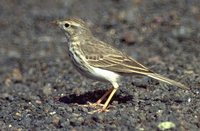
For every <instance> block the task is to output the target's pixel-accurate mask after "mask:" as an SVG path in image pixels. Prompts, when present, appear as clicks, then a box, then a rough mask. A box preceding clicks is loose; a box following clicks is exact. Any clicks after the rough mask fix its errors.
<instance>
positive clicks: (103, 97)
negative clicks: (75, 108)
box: [82, 88, 113, 108]
mask: <svg viewBox="0 0 200 131" xmlns="http://www.w3.org/2000/svg"><path fill="white" fill-rule="evenodd" d="M112 90H113V88H110V89H109V90H108V91H106V93H105V94H104V95H103V96H102V97H101V98H100V99H99V100H97V102H95V103H91V102H87V103H88V104H87V105H82V106H84V107H94V108H97V106H102V107H103V106H104V104H101V102H102V101H103V100H104V99H105V98H106V97H107V96H108V95H109V94H110V93H111V92H112Z"/></svg>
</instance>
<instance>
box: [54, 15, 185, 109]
mask: <svg viewBox="0 0 200 131" xmlns="http://www.w3.org/2000/svg"><path fill="white" fill-rule="evenodd" d="M53 23H55V24H56V25H57V26H58V27H60V28H61V30H62V32H64V34H65V36H66V38H67V44H66V45H67V46H66V48H67V52H68V54H69V57H70V59H71V62H72V63H73V65H74V67H75V68H76V69H77V70H78V71H79V72H80V73H81V74H82V75H83V76H86V77H88V78H91V79H94V80H97V81H102V82H110V83H111V84H112V87H111V88H110V89H109V90H108V91H106V93H105V94H104V95H103V96H102V97H101V98H100V99H99V100H98V101H97V102H96V103H94V104H95V105H101V106H102V108H101V109H98V112H104V111H106V110H108V109H107V108H108V105H109V103H110V101H111V99H112V97H113V96H114V94H115V93H116V91H117V90H118V89H119V83H120V82H121V78H122V77H123V76H124V75H135V74H138V75H144V76H148V77H151V78H153V79H156V80H159V81H162V82H164V83H167V84H170V85H174V86H177V87H179V88H182V89H184V90H188V87H187V86H185V85H184V84H182V83H180V82H177V81H175V80H171V79H169V78H166V77H164V76H162V75H159V74H157V73H155V72H154V71H152V70H150V69H149V68H147V67H145V66H144V65H142V64H140V63H139V62H137V61H136V60H134V59H133V58H132V57H130V56H129V55H128V54H126V53H125V52H122V51H120V50H119V49H117V48H116V47H114V46H112V45H110V44H107V43H106V42H103V41H101V40H99V39H98V38H97V37H95V36H94V35H93V34H92V32H91V30H90V29H89V27H88V25H87V24H86V22H84V21H83V20H82V19H79V18H68V19H65V20H56V21H54V22H53ZM106 97H107V99H106ZM104 100H105V103H104V104H102V102H103V101H104Z"/></svg>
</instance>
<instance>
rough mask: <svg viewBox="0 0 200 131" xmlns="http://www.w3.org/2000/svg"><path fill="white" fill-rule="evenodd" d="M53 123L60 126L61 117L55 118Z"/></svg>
mask: <svg viewBox="0 0 200 131" xmlns="http://www.w3.org/2000/svg"><path fill="white" fill-rule="evenodd" d="M52 123H53V124H54V125H56V126H58V125H59V123H60V117H58V116H57V115H55V116H53V119H52Z"/></svg>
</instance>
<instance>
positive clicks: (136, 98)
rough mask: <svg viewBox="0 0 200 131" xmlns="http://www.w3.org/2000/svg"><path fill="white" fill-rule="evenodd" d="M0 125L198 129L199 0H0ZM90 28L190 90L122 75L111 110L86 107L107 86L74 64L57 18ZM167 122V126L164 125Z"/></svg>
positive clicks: (14, 127)
mask: <svg viewBox="0 0 200 131" xmlns="http://www.w3.org/2000/svg"><path fill="white" fill-rule="evenodd" d="M0 12H1V13H0V29H1V30H0V32H1V33H0V37H1V42H0V65H1V66H0V128H1V129H0V130H13V131H16V130H18V131H20V130H26V129H29V130H74V131H75V130H94V129H95V130H141V131H142V130H145V131H148V130H161V128H160V129H159V128H158V127H159V125H160V124H161V123H162V122H166V121H169V122H172V128H171V129H170V130H183V131H184V130H191V131H197V130H200V94H199V91H200V48H199V46H200V1H199V0H151V1H150V0H110V1H108V0H81V1H78V0H57V1H55V0H48V1H47V0H46V1H45V0H34V1H28V0H21V1H19V0H1V1H0ZM73 16H76V17H80V18H82V19H84V20H85V21H87V23H88V25H89V27H90V28H91V29H92V32H93V33H94V34H95V36H97V37H99V38H100V39H104V41H107V42H109V43H111V44H113V45H114V46H116V47H117V48H120V49H122V50H123V51H125V52H127V53H128V54H129V55H131V56H132V57H134V58H135V59H137V60H138V61H140V62H141V63H143V64H144V65H146V66H147V67H149V68H150V69H152V70H154V71H155V72H157V73H160V74H163V75H165V76H167V77H169V78H172V79H176V80H178V81H181V82H182V83H184V84H186V85H188V87H190V88H191V90H190V91H183V90H181V89H178V88H176V87H174V86H170V85H166V84H163V83H159V82H158V81H156V80H153V79H151V78H148V77H141V76H140V77H139V76H129V77H125V78H124V80H123V83H122V86H121V87H120V89H119V91H118V92H117V94H116V95H115V97H114V98H113V101H112V103H111V104H110V107H109V109H110V112H106V113H94V114H88V112H89V111H92V110H93V109H91V108H88V107H83V106H81V105H84V104H87V102H88V101H90V102H95V101H96V100H97V99H98V98H99V97H100V96H101V95H102V94H103V93H104V92H105V91H106V90H107V89H108V87H109V86H110V84H109V83H101V82H96V81H93V80H89V79H87V78H84V77H83V76H81V75H80V74H79V73H77V72H76V70H74V69H73V67H72V65H71V63H70V61H69V58H68V55H67V53H66V39H65V36H64V34H63V33H62V32H61V31H60V30H59V29H58V27H55V26H52V25H51V24H50V22H51V21H52V20H56V19H64V18H69V17H73ZM163 130H164V129H163Z"/></svg>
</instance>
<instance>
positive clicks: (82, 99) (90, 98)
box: [59, 90, 133, 104]
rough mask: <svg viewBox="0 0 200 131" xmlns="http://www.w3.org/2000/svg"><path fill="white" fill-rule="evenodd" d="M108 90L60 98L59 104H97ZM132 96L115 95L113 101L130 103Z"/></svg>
mask: <svg viewBox="0 0 200 131" xmlns="http://www.w3.org/2000/svg"><path fill="white" fill-rule="evenodd" d="M106 91H107V90H96V91H89V92H86V93H84V94H81V95H76V94H70V95H66V96H63V97H61V98H59V102H62V103H66V104H72V103H77V104H86V103H87V102H92V103H94V102H96V101H97V100H98V99H99V98H100V97H101V96H103V94H104V93H105V92H106ZM132 98H133V97H132V96H131V95H128V94H127V95H126V96H121V95H120V94H115V95H114V96H113V99H112V100H111V102H112V101H118V103H119V104H120V103H127V102H128V101H130V100H132Z"/></svg>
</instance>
